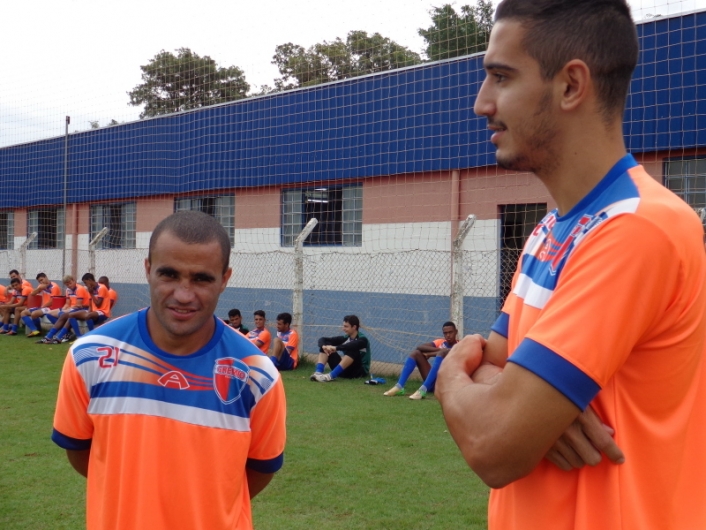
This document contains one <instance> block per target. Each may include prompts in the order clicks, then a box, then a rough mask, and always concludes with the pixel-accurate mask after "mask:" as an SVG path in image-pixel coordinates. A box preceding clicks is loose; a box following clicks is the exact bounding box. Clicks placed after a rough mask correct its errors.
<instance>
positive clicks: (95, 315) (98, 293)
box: [54, 272, 111, 343]
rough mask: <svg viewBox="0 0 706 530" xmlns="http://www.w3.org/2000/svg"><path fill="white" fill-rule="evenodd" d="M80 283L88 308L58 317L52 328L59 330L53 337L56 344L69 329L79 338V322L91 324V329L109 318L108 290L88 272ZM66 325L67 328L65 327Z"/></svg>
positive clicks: (61, 340) (109, 302)
mask: <svg viewBox="0 0 706 530" xmlns="http://www.w3.org/2000/svg"><path fill="white" fill-rule="evenodd" d="M81 281H82V282H83V284H84V285H85V287H86V291H87V292H88V296H89V299H90V304H89V307H88V308H86V309H83V310H80V311H73V312H71V313H63V314H62V315H61V316H60V317H59V320H57V321H56V324H54V327H55V328H57V329H59V332H58V333H57V334H56V335H55V336H54V342H56V343H60V342H63V341H64V338H65V336H66V334H67V332H68V330H69V327H70V328H71V329H73V331H74V335H75V336H76V337H80V336H81V329H80V328H79V324H78V323H79V321H82V322H86V323H88V322H90V323H91V324H92V326H91V328H90V329H93V326H96V325H99V324H102V323H103V322H105V321H106V320H108V319H109V318H110V309H111V300H110V294H109V292H108V288H107V287H106V286H105V285H103V284H102V283H98V282H97V281H96V278H95V276H93V274H91V273H90V272H87V273H86V274H84V275H83V276H82V277H81ZM67 323H68V324H69V326H67V325H66V324H67ZM69 340H72V339H69Z"/></svg>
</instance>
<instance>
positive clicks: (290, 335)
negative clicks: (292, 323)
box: [277, 329, 299, 368]
mask: <svg viewBox="0 0 706 530" xmlns="http://www.w3.org/2000/svg"><path fill="white" fill-rule="evenodd" d="M277 337H278V338H279V340H281V341H282V343H283V344H284V347H285V348H287V352H289V356H290V357H291V358H292V362H293V365H292V368H296V367H297V365H298V364H299V334H298V333H297V332H296V331H295V330H293V329H290V330H289V331H285V332H284V333H281V332H279V331H278V332H277Z"/></svg>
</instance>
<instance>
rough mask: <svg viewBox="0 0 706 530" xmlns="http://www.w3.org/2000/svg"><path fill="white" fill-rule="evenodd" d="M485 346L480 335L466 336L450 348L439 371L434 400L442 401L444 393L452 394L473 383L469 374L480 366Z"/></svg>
mask: <svg viewBox="0 0 706 530" xmlns="http://www.w3.org/2000/svg"><path fill="white" fill-rule="evenodd" d="M485 344H486V342H485V339H484V338H483V337H481V336H480V335H467V336H466V337H464V338H463V339H462V340H461V341H459V342H458V343H457V344H456V345H455V346H454V347H453V348H451V351H450V352H449V354H448V355H447V356H446V357H445V358H444V362H443V363H441V368H440V369H439V377H438V380H437V384H436V390H435V391H434V395H435V397H436V399H438V400H439V401H442V400H443V398H444V394H445V393H447V392H448V393H453V392H455V391H456V390H458V389H459V388H463V387H464V386H466V385H468V384H472V383H473V380H472V379H471V374H472V373H473V372H475V371H476V370H477V369H478V367H479V366H480V363H481V361H482V359H483V348H485Z"/></svg>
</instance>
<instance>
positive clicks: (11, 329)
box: [10, 324, 17, 333]
mask: <svg viewBox="0 0 706 530" xmlns="http://www.w3.org/2000/svg"><path fill="white" fill-rule="evenodd" d="M10 331H14V332H15V333H17V324H11V325H10Z"/></svg>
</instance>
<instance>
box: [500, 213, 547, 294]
mask: <svg viewBox="0 0 706 530" xmlns="http://www.w3.org/2000/svg"><path fill="white" fill-rule="evenodd" d="M545 215H547V205H546V204H507V205H504V206H501V207H500V223H501V229H500V306H501V307H502V304H503V303H504V302H505V298H507V295H508V294H510V287H511V286H512V277H513V275H514V274H515V269H516V268H517V261H518V260H519V259H520V256H521V255H522V249H523V248H524V246H525V243H526V242H527V238H528V237H529V236H530V234H531V233H532V231H533V230H534V229H535V227H536V226H537V225H538V224H539V222H540V221H541V220H542V219H543V218H544V216H545Z"/></svg>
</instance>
